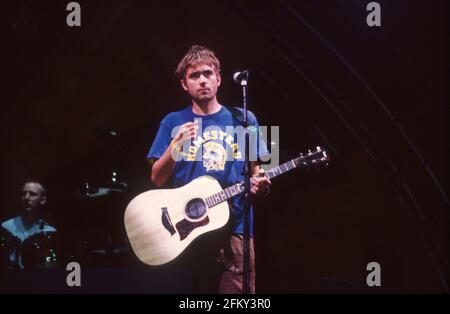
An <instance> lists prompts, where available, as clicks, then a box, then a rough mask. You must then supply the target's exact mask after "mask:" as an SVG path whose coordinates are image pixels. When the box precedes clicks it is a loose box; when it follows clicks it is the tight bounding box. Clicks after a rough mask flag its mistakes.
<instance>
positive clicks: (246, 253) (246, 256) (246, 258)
mask: <svg viewBox="0 0 450 314" xmlns="http://www.w3.org/2000/svg"><path fill="white" fill-rule="evenodd" d="M247 79H248V77H247V76H244V77H243V78H242V80H241V82H240V84H241V86H242V104H243V109H244V118H243V122H242V124H243V127H244V128H247V127H248V119H247ZM249 145H250V138H249V133H248V132H245V157H244V171H243V175H244V187H245V193H244V247H243V252H244V269H243V275H244V278H243V280H244V282H243V291H242V293H243V294H249V293H250V283H249V273H250V208H251V199H250V177H251V175H252V174H251V163H250V150H249Z"/></svg>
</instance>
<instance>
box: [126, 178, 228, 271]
mask: <svg viewBox="0 0 450 314" xmlns="http://www.w3.org/2000/svg"><path fill="white" fill-rule="evenodd" d="M221 190H222V187H221V186H220V184H219V182H218V181H217V180H216V179H214V178H213V177H210V176H202V177H199V178H197V179H195V180H193V181H192V182H190V183H188V184H187V185H185V186H183V187H180V188H177V189H161V190H151V191H147V192H144V193H142V194H139V195H138V196H136V197H135V198H134V199H132V200H131V202H130V203H129V204H128V206H127V208H126V210H125V218H124V219H125V229H126V232H127V235H128V239H129V241H130V244H131V247H132V249H133V251H134V252H135V254H136V256H137V257H138V258H139V259H140V260H141V261H142V262H143V263H145V264H148V265H162V264H165V263H168V262H170V261H171V260H173V259H175V258H176V257H177V256H178V255H180V254H181V253H182V252H183V251H184V250H185V249H186V248H187V247H188V246H189V244H190V243H191V242H192V241H193V240H195V239H196V238H197V237H199V236H200V235H202V234H204V233H206V232H209V231H212V230H215V229H218V228H220V227H223V226H224V225H225V224H226V223H227V222H228V219H229V217H230V210H229V206H228V203H227V202H222V203H220V204H218V205H216V206H214V207H212V208H208V206H207V205H206V203H205V201H204V199H205V198H206V197H208V196H210V195H212V194H215V193H218V192H220V191H221Z"/></svg>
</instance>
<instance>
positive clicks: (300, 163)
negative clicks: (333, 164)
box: [294, 146, 330, 168]
mask: <svg viewBox="0 0 450 314" xmlns="http://www.w3.org/2000/svg"><path fill="white" fill-rule="evenodd" d="M329 161H330V155H329V154H328V152H327V151H326V150H325V149H324V148H322V147H320V146H317V147H316V149H315V150H313V151H311V150H308V153H307V154H300V157H298V158H296V159H294V163H295V165H296V166H297V167H299V168H300V167H310V166H321V165H323V166H328V162H329Z"/></svg>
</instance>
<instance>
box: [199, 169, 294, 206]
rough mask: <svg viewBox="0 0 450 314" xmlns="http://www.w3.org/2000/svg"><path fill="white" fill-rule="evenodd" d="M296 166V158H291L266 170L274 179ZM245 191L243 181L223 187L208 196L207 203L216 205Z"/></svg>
mask: <svg viewBox="0 0 450 314" xmlns="http://www.w3.org/2000/svg"><path fill="white" fill-rule="evenodd" d="M294 168H297V166H296V165H295V162H294V160H290V161H288V162H285V163H284V164H281V165H279V166H278V167H274V168H272V169H270V170H267V171H266V172H265V174H266V176H267V177H268V178H269V179H273V178H275V177H277V176H279V175H282V174H283V173H286V172H288V171H290V170H292V169H294ZM244 191H245V186H244V183H243V182H239V183H236V184H234V185H232V186H230V187H228V188H226V189H223V190H222V191H220V192H218V193H215V194H213V195H211V196H208V197H207V198H205V201H206V204H207V205H208V207H210V208H211V207H213V206H216V205H218V204H220V203H222V202H225V201H226V200H228V199H230V198H232V197H234V196H236V195H239V194H241V193H243V192H244Z"/></svg>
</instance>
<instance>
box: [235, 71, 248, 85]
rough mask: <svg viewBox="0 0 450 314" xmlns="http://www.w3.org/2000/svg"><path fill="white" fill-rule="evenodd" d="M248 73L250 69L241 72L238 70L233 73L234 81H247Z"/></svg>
mask: <svg viewBox="0 0 450 314" xmlns="http://www.w3.org/2000/svg"><path fill="white" fill-rule="evenodd" d="M248 75H249V71H248V70H244V71H241V72H236V73H234V74H233V81H235V82H236V83H238V84H240V83H241V82H242V81H244V80H245V81H247V80H248Z"/></svg>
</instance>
